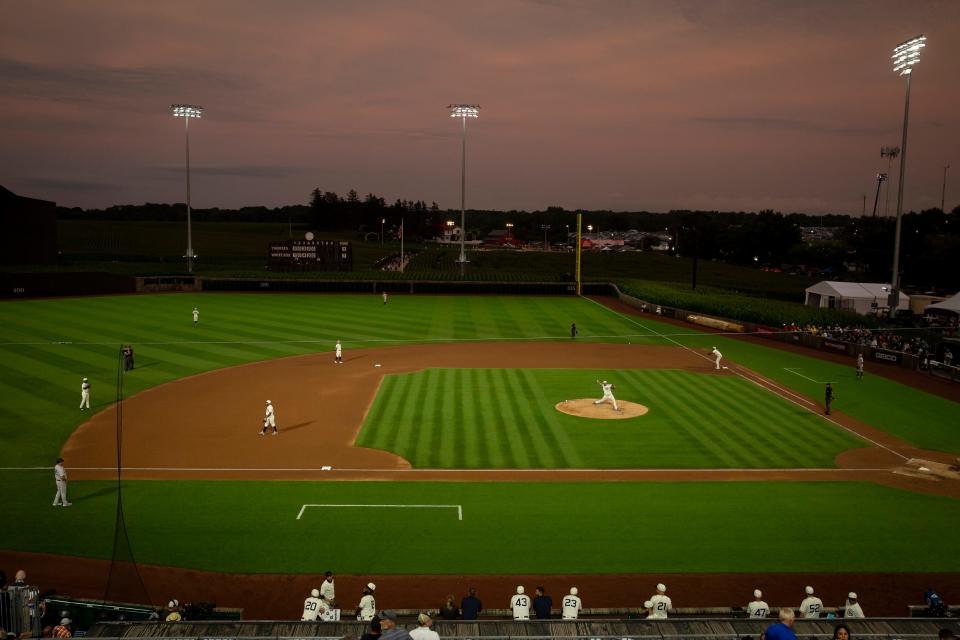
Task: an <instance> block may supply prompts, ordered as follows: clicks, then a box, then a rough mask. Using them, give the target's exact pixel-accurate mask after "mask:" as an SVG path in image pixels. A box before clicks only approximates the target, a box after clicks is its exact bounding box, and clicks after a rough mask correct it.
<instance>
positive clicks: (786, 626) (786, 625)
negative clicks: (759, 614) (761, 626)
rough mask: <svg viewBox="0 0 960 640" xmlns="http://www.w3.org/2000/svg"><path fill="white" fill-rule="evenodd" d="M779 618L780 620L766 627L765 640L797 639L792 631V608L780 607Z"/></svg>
mask: <svg viewBox="0 0 960 640" xmlns="http://www.w3.org/2000/svg"><path fill="white" fill-rule="evenodd" d="M779 618H780V622H778V623H776V624H772V625H770V626H769V627H767V630H766V632H765V633H764V637H765V638H766V640H797V635H796V634H795V633H794V632H793V623H794V614H793V609H788V608H786V607H784V608H783V609H780V615H779Z"/></svg>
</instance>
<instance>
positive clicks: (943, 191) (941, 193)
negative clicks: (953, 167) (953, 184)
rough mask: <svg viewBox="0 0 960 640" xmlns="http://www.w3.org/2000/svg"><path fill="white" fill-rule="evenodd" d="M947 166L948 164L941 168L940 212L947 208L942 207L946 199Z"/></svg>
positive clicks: (948, 166) (944, 211)
mask: <svg viewBox="0 0 960 640" xmlns="http://www.w3.org/2000/svg"><path fill="white" fill-rule="evenodd" d="M949 168H950V165H949V164H948V165H947V166H945V167H944V168H943V189H942V190H941V191H940V212H941V213H946V212H947V210H946V209H944V206H946V199H947V169H949Z"/></svg>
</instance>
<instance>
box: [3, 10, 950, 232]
mask: <svg viewBox="0 0 960 640" xmlns="http://www.w3.org/2000/svg"><path fill="white" fill-rule="evenodd" d="M919 33H924V34H925V35H926V36H927V38H928V41H927V45H928V46H927V48H926V49H925V50H924V53H923V57H922V59H921V62H920V64H919V66H918V67H917V68H916V71H915V73H914V77H913V81H912V82H913V87H912V92H911V103H910V134H909V136H910V137H909V148H908V161H907V183H906V189H905V208H907V209H910V208H914V209H918V208H928V207H939V206H940V193H941V182H942V179H943V167H944V166H945V165H946V164H948V163H949V164H952V165H953V166H952V167H951V169H950V173H948V185H947V208H948V209H950V208H952V207H953V206H956V205H957V204H960V1H957V0H944V1H942V2H938V1H919V2H913V1H911V2H906V1H903V0H901V1H899V2H885V1H863V2H860V1H844V0H823V1H821V0H803V1H796V0H791V1H786V0H784V1H766V0H764V1H736V2H733V1H731V2H708V1H707V0H689V1H688V0H664V1H661V2H647V1H632V2H631V1H621V0H583V1H568V0H539V1H520V0H513V1H506V2H499V1H487V0H480V1H477V2H472V3H471V2H416V1H410V2H407V1H390V2H388V1H382V2H381V1H374V0H352V1H343V2H341V1H332V0H331V1H322V0H278V1H274V2H266V1H258V2H254V1H250V0H192V1H190V2H180V1H171V0H168V1H165V2H140V1H116V2H105V1H91V0H85V1H83V2H60V1H48V0H44V1H42V2H32V3H23V2H14V1H12V0H3V1H2V2H0V85H2V87H3V91H2V92H0V112H2V113H3V114H4V118H3V120H2V124H0V127H2V137H0V149H2V154H0V185H3V186H5V187H7V188H8V189H10V190H12V191H14V192H16V193H19V194H22V195H27V196H31V197H36V198H43V199H48V200H55V201H57V202H58V203H59V204H62V205H65V206H82V207H102V206H109V205H112V204H129V203H132V204H139V203H143V202H183V201H184V200H185V185H184V132H183V121H182V120H180V119H174V118H173V117H172V116H171V115H170V112H169V105H170V104H171V103H175V102H184V103H192V104H198V105H202V106H203V107H204V108H205V109H206V113H205V114H204V117H203V119H202V120H200V121H193V122H192V123H191V136H190V140H191V162H192V169H193V170H192V180H193V189H192V193H193V204H194V206H195V207H214V206H219V207H238V206H245V205H267V206H277V205H284V204H297V203H306V202H307V200H308V198H309V194H310V191H311V190H312V189H313V188H315V187H320V188H321V189H324V190H329V191H336V192H338V193H341V194H343V193H345V192H346V191H347V190H349V189H350V188H354V189H356V190H357V191H358V192H360V194H361V196H362V195H363V194H366V193H368V192H373V193H376V194H379V195H382V196H384V197H385V198H386V199H387V200H388V201H392V200H394V199H396V198H403V199H411V200H420V199H422V200H426V201H427V202H430V201H431V200H435V201H437V202H438V203H439V204H440V206H441V207H444V208H446V207H451V208H455V207H459V199H460V195H459V194H460V128H459V121H455V120H452V119H451V118H449V116H448V113H447V110H446V105H448V104H449V103H451V102H464V103H479V104H480V105H481V107H482V110H481V114H480V118H479V119H478V120H473V121H470V122H469V123H468V131H467V206H468V208H483V209H526V210H534V209H543V208H545V207H547V206H549V205H560V206H563V207H566V208H568V209H573V208H585V209H601V208H607V209H614V210H648V211H667V210H670V209H680V208H691V209H694V208H695V209H721V210H747V211H751V210H759V209H765V208H772V209H775V210H779V211H783V212H785V213H786V212H791V211H805V212H811V213H822V212H839V213H854V214H859V213H860V210H861V207H862V202H863V201H862V197H863V194H864V193H866V194H867V210H868V213H869V211H870V209H871V207H872V204H873V194H874V189H875V184H876V183H875V181H874V176H875V174H876V172H877V171H879V170H883V171H886V170H887V162H886V160H881V158H880V154H879V150H880V147H881V146H882V145H899V144H900V132H901V125H902V120H903V98H904V85H905V82H904V79H903V78H900V77H897V76H896V75H895V74H894V73H893V71H892V67H891V64H890V60H889V59H890V54H891V50H892V48H893V47H894V46H895V45H896V44H898V43H899V42H901V41H903V40H906V39H908V38H910V37H913V36H915V35H917V34H919ZM896 172H897V168H896V164H895V165H894V170H893V176H892V177H893V188H892V189H891V198H890V201H891V213H892V210H893V205H894V203H895V193H896ZM951 185H953V186H951ZM880 208H881V211H882V209H883V198H882V197H881V202H880Z"/></svg>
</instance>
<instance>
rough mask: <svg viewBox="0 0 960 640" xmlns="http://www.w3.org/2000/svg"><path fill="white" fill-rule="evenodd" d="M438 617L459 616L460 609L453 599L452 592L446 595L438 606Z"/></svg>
mask: <svg viewBox="0 0 960 640" xmlns="http://www.w3.org/2000/svg"><path fill="white" fill-rule="evenodd" d="M440 617H441V618H443V619H444V620H456V619H457V618H459V617H460V609H459V608H458V607H457V601H456V600H454V599H453V594H452V593H451V594H450V595H448V596H447V601H446V602H444V603H443V606H442V607H440Z"/></svg>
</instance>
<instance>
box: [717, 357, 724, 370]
mask: <svg viewBox="0 0 960 640" xmlns="http://www.w3.org/2000/svg"><path fill="white" fill-rule="evenodd" d="M721 358H723V356H717V369H719V368H720V359H721Z"/></svg>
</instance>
